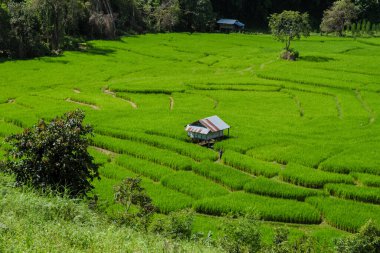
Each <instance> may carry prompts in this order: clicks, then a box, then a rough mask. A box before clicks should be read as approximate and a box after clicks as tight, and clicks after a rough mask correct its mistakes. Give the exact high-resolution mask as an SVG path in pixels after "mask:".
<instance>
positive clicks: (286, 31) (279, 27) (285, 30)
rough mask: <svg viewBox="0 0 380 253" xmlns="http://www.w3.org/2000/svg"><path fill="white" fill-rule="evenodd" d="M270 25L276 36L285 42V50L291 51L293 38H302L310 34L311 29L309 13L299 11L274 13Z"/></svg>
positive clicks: (270, 18)
mask: <svg viewBox="0 0 380 253" xmlns="http://www.w3.org/2000/svg"><path fill="white" fill-rule="evenodd" d="M269 27H270V30H271V32H272V35H273V36H274V38H275V39H276V40H278V41H281V42H283V43H285V50H286V51H287V52H289V50H290V42H291V41H292V40H296V39H300V38H301V36H304V37H308V36H309V34H310V29H311V28H310V25H309V14H308V13H302V14H301V13H300V12H298V11H283V12H282V13H274V14H272V15H271V16H270V17H269ZM294 56H296V54H294ZM288 59H289V57H288Z"/></svg>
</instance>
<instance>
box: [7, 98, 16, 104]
mask: <svg viewBox="0 0 380 253" xmlns="http://www.w3.org/2000/svg"><path fill="white" fill-rule="evenodd" d="M14 102H15V99H13V98H10V99H8V101H7V103H8V104H13V103H14Z"/></svg>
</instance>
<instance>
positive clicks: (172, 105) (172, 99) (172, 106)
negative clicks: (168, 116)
mask: <svg viewBox="0 0 380 253" xmlns="http://www.w3.org/2000/svg"><path fill="white" fill-rule="evenodd" d="M173 109H174V98H173V97H170V111H173Z"/></svg>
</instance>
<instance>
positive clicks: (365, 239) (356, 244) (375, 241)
mask: <svg viewBox="0 0 380 253" xmlns="http://www.w3.org/2000/svg"><path fill="white" fill-rule="evenodd" d="M336 250H337V251H338V252H341V253H378V252H379V250H380V230H379V229H378V228H377V227H376V226H375V224H374V223H373V221H372V220H369V221H368V222H367V223H366V224H365V225H363V226H362V227H361V228H360V230H359V232H358V233H357V234H354V235H349V236H347V237H345V238H341V239H338V240H337V241H336Z"/></svg>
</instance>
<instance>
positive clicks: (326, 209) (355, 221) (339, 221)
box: [306, 197, 380, 232]
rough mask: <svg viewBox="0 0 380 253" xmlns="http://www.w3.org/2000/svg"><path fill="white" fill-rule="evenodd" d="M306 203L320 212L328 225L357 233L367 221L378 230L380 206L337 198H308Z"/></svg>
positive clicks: (379, 225)
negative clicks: (370, 221)
mask: <svg viewBox="0 0 380 253" xmlns="http://www.w3.org/2000/svg"><path fill="white" fill-rule="evenodd" d="M306 202H307V203H310V204H312V205H313V206H315V207H316V208H317V209H318V210H320V211H321V212H322V214H323V216H324V217H325V219H326V220H327V222H328V223H329V224H331V225H332V226H334V227H336V228H339V229H342V230H346V231H349V232H357V231H358V230H359V229H360V227H361V226H363V225H364V224H365V223H366V222H367V221H368V220H370V219H371V220H373V221H374V222H375V224H376V226H377V227H378V228H379V229H380V206H379V205H372V204H365V203H360V204H358V202H356V201H352V200H342V199H337V198H331V197H330V198H325V197H310V198H307V199H306Z"/></svg>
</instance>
